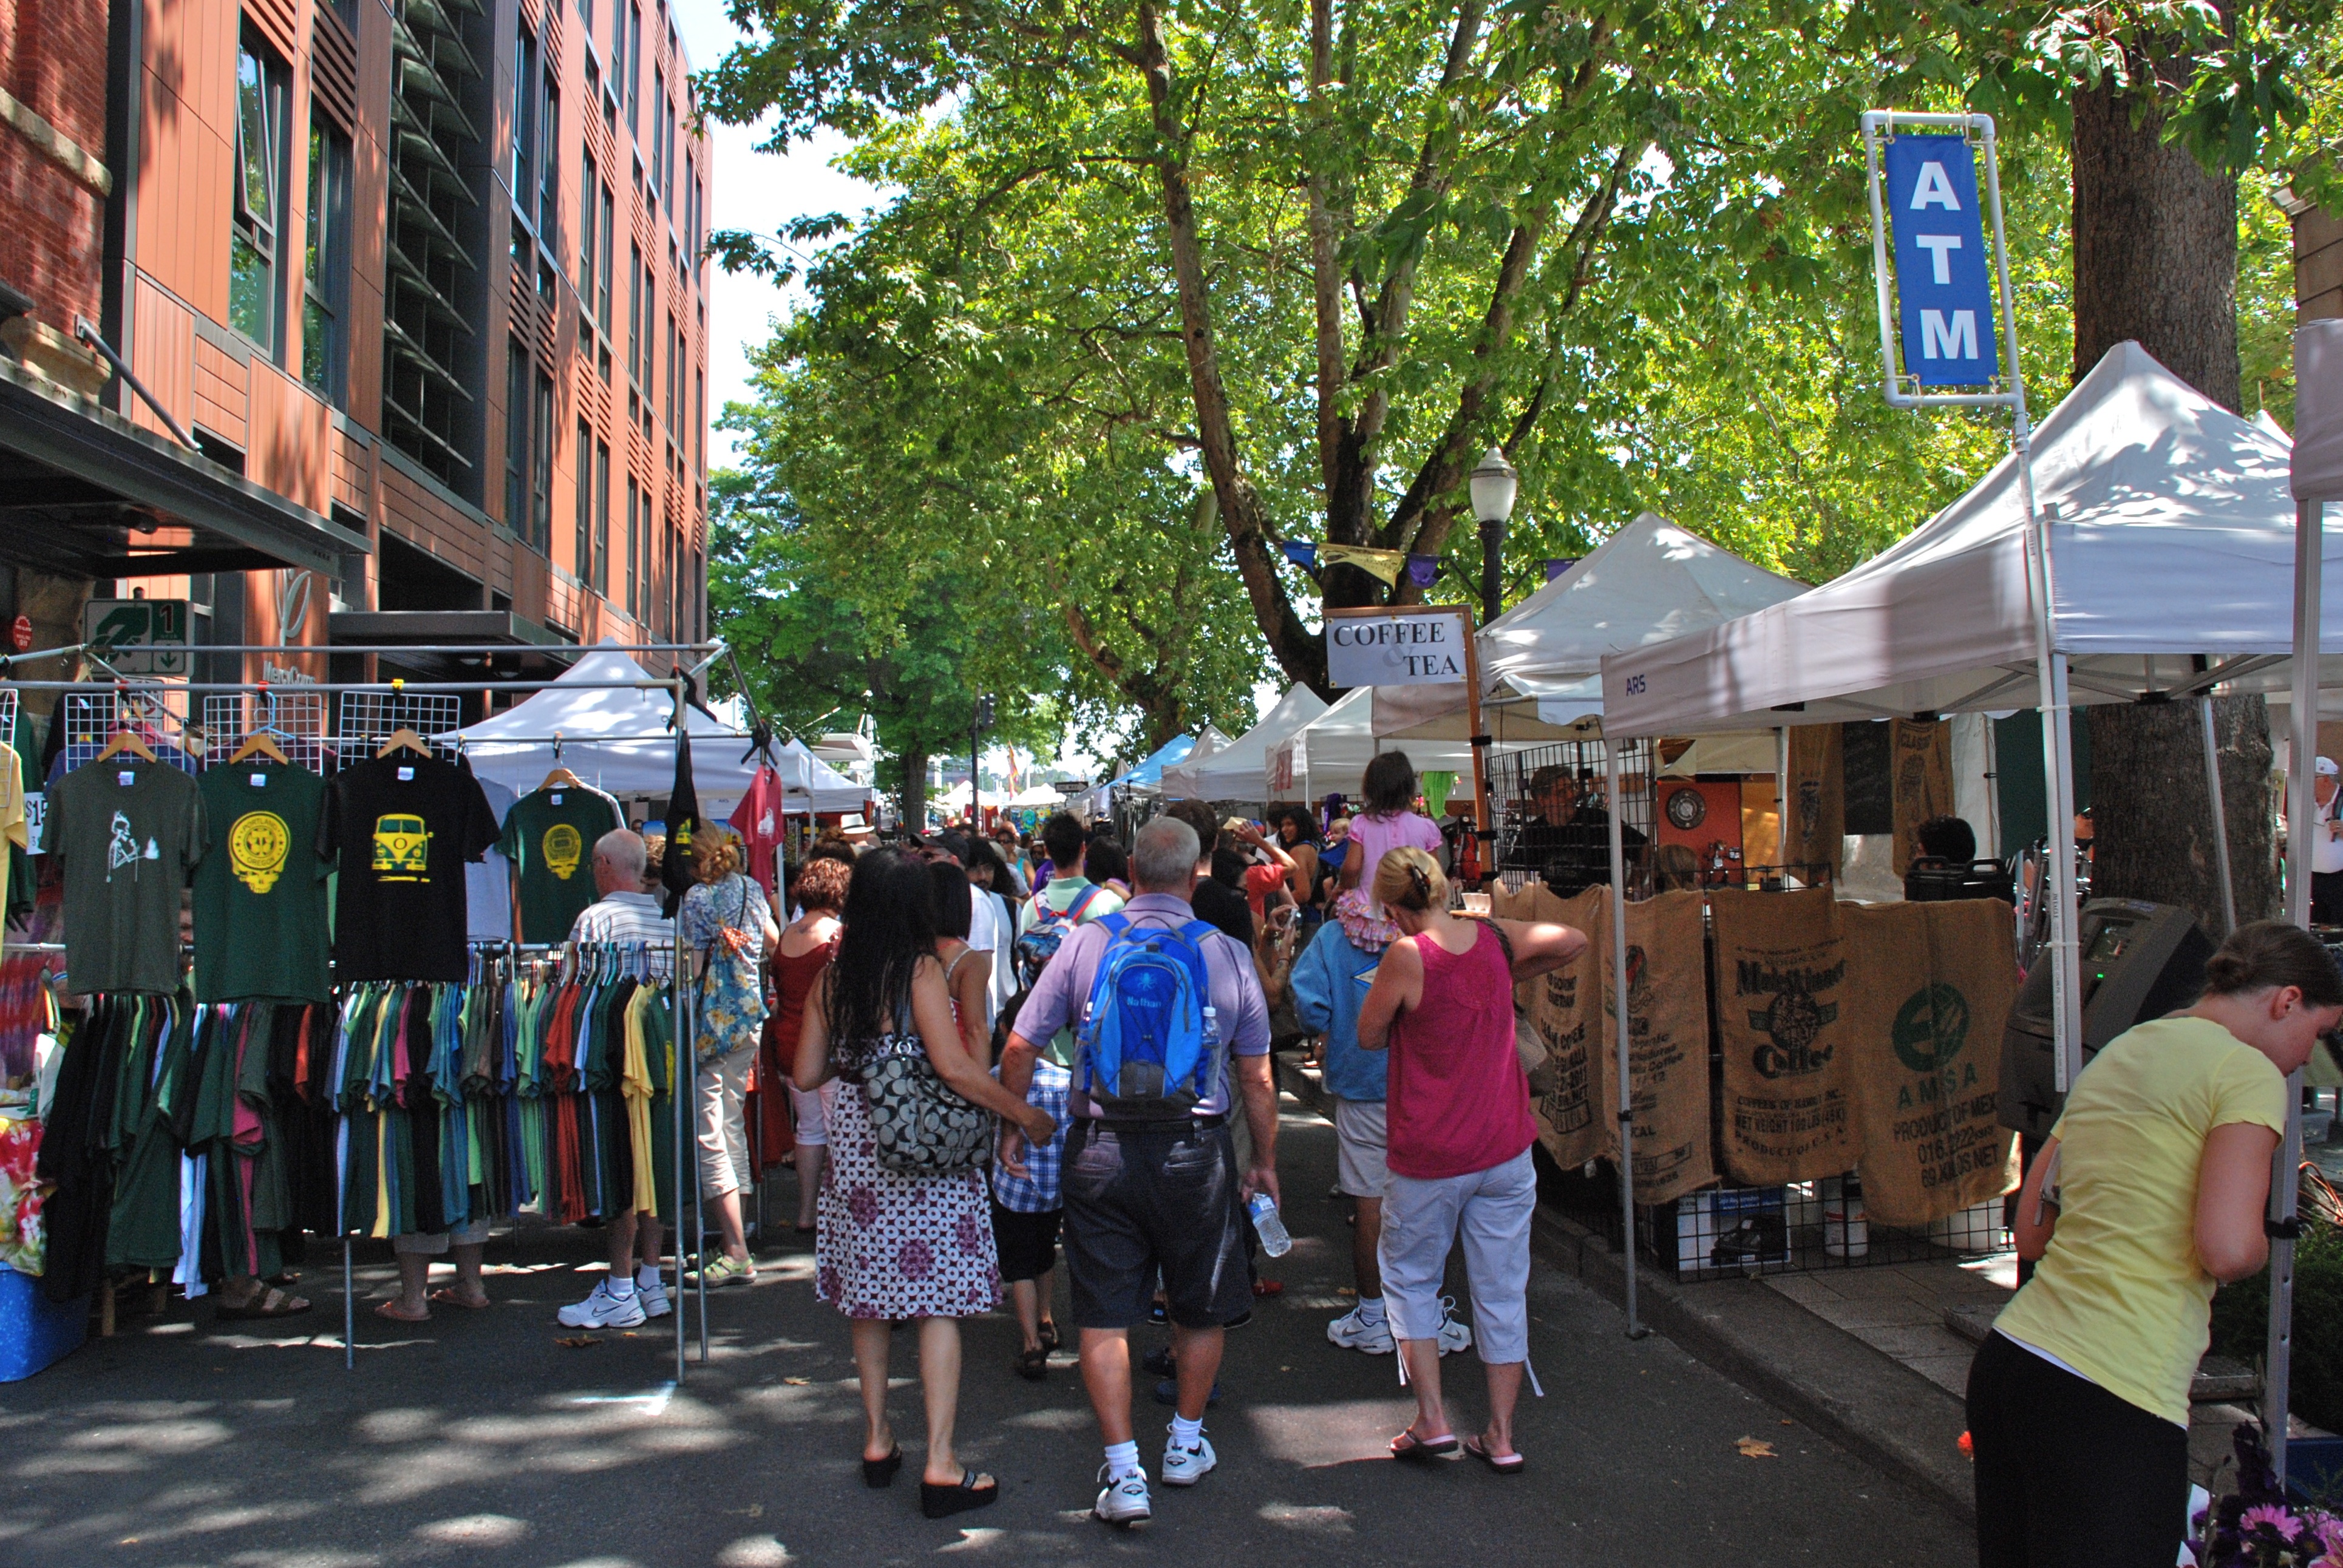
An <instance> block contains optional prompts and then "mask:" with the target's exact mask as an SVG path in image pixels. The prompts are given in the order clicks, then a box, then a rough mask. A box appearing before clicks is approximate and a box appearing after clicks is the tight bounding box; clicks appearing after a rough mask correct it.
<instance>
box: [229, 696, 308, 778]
mask: <svg viewBox="0 0 2343 1568" xmlns="http://www.w3.org/2000/svg"><path fill="white" fill-rule="evenodd" d="M204 732H205V733H206V735H207V736H208V737H209V738H210V749H209V754H208V757H207V759H206V761H207V763H208V764H210V765H216V764H219V763H223V762H226V760H227V759H229V758H231V757H233V756H235V755H236V750H237V749H238V748H240V747H241V746H243V744H244V743H245V742H246V740H249V739H252V738H253V737H254V736H255V735H261V734H266V736H268V737H269V738H270V739H273V740H275V741H276V742H277V749H279V750H281V751H283V752H284V753H285V760H287V762H290V763H291V764H293V766H295V767H296V768H306V769H308V770H309V771H310V772H312V773H323V772H324V771H325V770H326V754H327V750H328V749H329V748H330V747H331V745H332V741H331V739H329V738H328V737H327V734H326V694H325V693H324V692H322V691H274V690H271V691H263V692H251V693H246V692H241V691H235V692H226V693H221V692H216V691H215V692H209V693H206V695H205V698H204Z"/></svg>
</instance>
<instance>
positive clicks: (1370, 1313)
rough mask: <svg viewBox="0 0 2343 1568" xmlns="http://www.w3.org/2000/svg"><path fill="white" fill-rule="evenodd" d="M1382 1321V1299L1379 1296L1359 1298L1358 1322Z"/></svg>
mask: <svg viewBox="0 0 2343 1568" xmlns="http://www.w3.org/2000/svg"><path fill="white" fill-rule="evenodd" d="M1359 1322H1363V1323H1379V1322H1383V1298H1382V1297H1381V1296H1361V1297H1360V1298H1359Z"/></svg>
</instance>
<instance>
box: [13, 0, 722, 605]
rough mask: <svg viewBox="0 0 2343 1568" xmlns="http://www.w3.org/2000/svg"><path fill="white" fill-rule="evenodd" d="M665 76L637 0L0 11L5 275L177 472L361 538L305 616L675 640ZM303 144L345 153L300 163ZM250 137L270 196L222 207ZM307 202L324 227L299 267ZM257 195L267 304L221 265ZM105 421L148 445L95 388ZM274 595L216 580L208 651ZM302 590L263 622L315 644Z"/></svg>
mask: <svg viewBox="0 0 2343 1568" xmlns="http://www.w3.org/2000/svg"><path fill="white" fill-rule="evenodd" d="M435 29H436V30H435ZM431 72H436V73H437V75H435V76H434V77H433V80H432V81H431V82H427V83H424V84H423V85H421V86H418V85H417V83H418V80H419V77H418V73H424V74H428V73H431ZM688 78H689V65H688V63H687V62H686V61H685V60H684V59H683V58H682V57H681V55H680V53H679V48H678V45H677V41H676V35H675V32H674V29H673V26H672V25H671V23H670V22H669V17H668V15H667V10H666V4H665V0H0V88H5V91H6V93H7V94H9V95H11V99H12V100H13V103H14V104H15V105H17V106H21V107H22V108H23V109H25V110H28V111H30V114H31V116H37V119H33V118H28V117H26V116H21V115H20V116H6V115H0V118H5V119H6V120H7V123H6V124H0V207H5V216H6V219H7V221H6V222H5V223H4V224H0V282H5V283H6V284H8V285H10V286H12V287H14V288H15V290H17V291H19V292H21V293H22V294H24V295H25V296H28V297H31V298H32V299H33V301H34V302H35V307H34V309H33V311H32V312H31V316H32V317H33V319H35V320H36V321H37V322H39V323H40V324H41V325H42V326H44V327H49V328H53V329H54V331H55V333H56V334H58V335H60V336H61V337H64V338H65V339H67V340H70V338H71V337H72V334H73V331H74V323H75V318H76V317H85V318H87V319H88V320H90V321H91V322H92V323H94V324H96V326H98V327H99V328H100V329H101V330H102V331H103V332H104V333H105V335H106V337H109V338H110V339H111V340H112V343H113V347H115V348H116V350H118V351H119V352H120V353H121V355H122V356H123V357H124V358H125V359H126V360H127V361H128V363H129V365H130V367H131V368H132V370H133V371H134V372H135V373H136V376H137V377H138V378H139V380H140V381H142V382H143V383H144V384H145V386H146V387H147V389H148V390H149V391H151V392H152V393H153V394H154V396H155V398H156V401H157V402H159V403H160V404H161V405H162V407H164V408H165V409H166V410H167V411H168V413H169V414H170V415H171V417H173V418H174V419H176V421H177V422H178V424H179V425H180V426H181V427H183V428H185V429H186V430H187V431H188V432H190V433H191V434H192V435H193V436H194V437H195V439H196V443H197V445H198V446H199V447H201V448H202V449H203V451H204V452H205V453H206V455H207V456H209V457H213V458H215V459H216V460H217V461H219V462H221V463H223V464H225V465H226V466H227V467H229V468H231V469H232V470H235V471H238V472H241V474H242V475H243V476H244V477H246V478H247V479H250V480H253V481H255V482H256V483H258V484H259V485H261V486H264V487H266V488H268V489H270V490H273V491H275V492H277V494H279V495H281V496H283V497H286V498H289V499H291V500H293V501H295V502H297V503H298V505H300V506H301V507H303V508H308V509H309V510H310V511H313V512H315V513H317V514H319V515H320V516H323V517H327V518H331V520H333V521H334V522H336V523H338V524H340V525H342V526H343V527H345V528H349V529H351V530H353V531H354V532H358V533H362V534H363V535H364V537H365V538H366V539H367V541H368V542H369V544H371V545H372V547H373V549H372V553H371V554H367V555H359V554H356V553H352V554H350V555H348V556H346V557H345V558H343V561H342V568H341V571H340V574H339V580H338V582H337V583H335V584H334V585H332V586H333V588H334V590H335V591H334V593H333V595H332V596H331V603H332V605H333V607H334V608H349V609H358V610H433V611H437V610H453V609H480V610H509V611H510V612H512V613H513V614H514V615H515V616H517V617H518V618H521V619H523V620H525V621H528V622H530V623H533V625H534V626H535V627H536V628H542V630H543V631H544V632H546V633H549V634H550V635H551V637H552V638H555V639H558V640H576V641H580V642H591V641H593V640H595V639H597V638H603V637H610V636H615V637H618V638H622V639H624V640H628V641H648V640H669V639H675V640H683V639H689V638H696V637H698V636H699V635H701V634H702V633H703V632H704V629H705V619H706V612H705V599H706V593H705V582H706V568H705V555H706V522H705V519H706V515H707V476H706V467H705V458H706V449H707V447H706V440H705V436H704V429H705V424H706V419H707V413H708V410H707V392H706V387H707V355H706V320H707V308H708V306H707V294H706V267H705V266H704V264H702V263H700V262H699V261H698V260H697V259H696V257H695V256H693V254H692V253H693V251H694V249H695V247H696V245H697V242H698V241H699V239H700V238H701V237H702V235H701V232H700V231H702V230H704V227H705V215H706V214H707V212H708V211H709V206H708V198H707V188H708V182H709V173H710V170H709V154H708V150H707V146H706V144H705V143H704V142H703V141H701V140H700V139H699V138H698V137H697V136H693V135H692V134H691V132H690V130H689V124H690V120H691V117H692V110H691V106H690V103H689V93H688V85H687V84H688ZM254 81H258V82H260V83H261V84H262V86H261V88H259V89H255V88H254V87H253V85H252V84H253V82H254ZM435 84H444V87H443V86H442V85H435ZM630 88H631V91H629V89H630ZM434 95H437V96H436V97H435V96H434ZM261 102H266V104H268V105H269V106H270V111H269V117H268V119H267V122H266V124H267V130H266V133H265V134H264V133H256V132H255V131H254V129H253V127H254V126H258V125H260V124H261V122H260V121H259V120H256V119H255V118H254V117H253V106H254V105H255V104H256V103H261ZM6 107H8V106H6V105H0V109H5V108H6ZM418 116H420V118H418ZM42 124H45V126H47V127H49V128H50V129H51V130H53V131H54V133H55V135H56V136H62V137H64V138H66V139H67V140H68V141H70V143H72V144H73V145H74V146H77V147H78V148H80V149H83V150H84V151H85V153H86V154H87V156H88V158H89V159H90V160H91V164H92V166H93V167H97V166H102V167H101V168H99V173H98V179H99V181H100V182H104V181H106V180H108V179H110V182H111V186H112V190H111V194H110V195H109V194H106V193H103V192H102V191H101V190H100V189H99V188H98V186H97V185H96V184H93V183H92V181H91V180H90V179H89V178H87V177H84V176H76V174H75V173H74V172H73V171H72V170H71V169H70V168H69V167H68V166H66V165H65V163H63V162H61V161H60V160H59V158H58V156H55V154H54V152H53V151H52V150H49V149H46V148H45V147H44V146H42V145H41V137H40V136H39V134H38V126H40V125H42ZM25 125H33V126H35V131H34V133H32V134H28V133H27V132H26V131H25V129H24V128H23V126H25ZM240 126H241V127H242V128H243V137H244V139H240ZM418 126H420V130H418ZM670 126H672V127H673V128H672V129H670V128H669V127H670ZM517 132H518V134H520V135H521V136H522V138H523V145H522V146H519V147H517V146H516V141H515V138H516V135H517ZM319 137H322V138H323V141H322V143H317V145H323V146H327V147H329V148H332V147H339V148H341V149H343V150H342V151H341V152H340V153H339V154H338V155H336V154H333V153H331V152H329V153H328V154H327V155H324V156H323V158H322V162H323V163H324V164H326V165H330V166H332V168H333V171H334V172H333V173H332V174H330V175H327V176H319V175H318V174H317V172H316V171H317V167H318V166H320V162H321V159H320V157H319V156H317V155H313V153H312V146H313V140H314V139H315V138H319ZM434 138H436V139H437V140H436V145H433V139H434ZM264 143H266V144H267V145H270V146H273V147H274V149H275V176H274V185H273V186H272V187H271V188H269V189H268V190H267V191H266V193H265V197H248V196H247V195H246V191H245V190H244V189H241V188H240V186H239V182H240V181H251V180H254V179H256V176H253V175H252V173H251V170H252V169H253V168H254V167H255V164H254V163H253V161H252V160H251V159H250V158H249V157H247V156H246V147H247V145H248V144H249V145H261V144H264ZM451 148H455V149H458V151H454V152H451V151H450V150H449V149H451ZM337 156H338V158H339V159H340V160H341V161H338V162H337V161H336V160H337ZM589 159H590V168H591V170H592V171H593V173H592V176H591V179H590V183H589V178H588V168H589V164H588V160H589ZM548 169H550V170H551V171H552V177H551V178H550V179H548V178H547V177H546V175H547V171H548ZM670 170H671V171H672V172H671V173H670V172H669V171H670ZM524 176H526V182H527V188H526V189H516V188H515V186H516V183H517V182H518V181H519V180H521V179H522V178H523V177H524ZM321 182H322V183H321ZM261 183H266V182H261ZM253 188H254V189H256V190H257V189H258V186H257V185H256V186H254V187H253ZM313 189H315V190H321V191H325V192H327V193H328V195H327V202H328V203H330V204H334V205H332V206H331V210H332V212H333V213H334V214H335V216H336V217H337V219H338V227H337V228H336V227H335V226H333V225H332V224H331V223H329V225H328V228H327V236H328V238H329V240H330V242H331V243H329V244H328V245H327V246H326V247H325V248H326V249H327V251H328V252H336V251H337V252H338V254H336V255H330V256H328V259H327V263H326V264H324V266H323V268H322V270H321V274H320V275H312V274H311V273H310V271H309V264H308V260H307V256H308V246H309V243H310V241H311V240H312V239H314V238H315V233H314V231H313V228H312V225H311V214H310V211H309V207H310V206H311V197H312V191H313ZM266 202H273V204H274V210H273V213H272V214H271V216H273V217H274V219H275V222H274V225H273V229H271V231H270V232H271V235H272V243H273V246H274V251H273V256H274V260H273V263H272V264H271V265H272V266H273V271H271V272H270V273H269V274H268V276H266V280H265V286H260V285H256V284H254V283H252V282H250V281H248V280H249V279H250V278H252V277H253V276H256V273H255V272H254V271H250V270H247V271H244V272H239V271H238V270H237V266H238V261H236V260H232V251H235V253H236V257H237V258H239V259H240V258H243V257H245V256H246V255H247V254H257V252H256V251H251V252H247V251H246V250H236V246H238V244H239V236H250V235H252V234H254V233H256V232H257V231H256V229H254V228H253V226H252V225H251V220H250V218H249V217H248V216H247V215H248V214H250V213H252V212H254V211H258V210H261V209H262V206H264V205H266ZM239 224H242V225H244V226H243V227H241V228H240V227H239ZM589 235H590V236H592V247H591V248H590V249H589V248H588V236H589ZM606 255H607V257H608V266H605V265H604V262H605V256H606ZM239 290H241V292H240V293H239ZM606 297H607V299H608V304H607V305H605V304H603V301H604V299H605V298H606ZM638 299H639V305H638V304H637V303H636V302H637V300H638ZM318 300H329V301H330V315H331V319H332V322H333V324H334V325H333V326H332V327H331V328H330V333H329V332H327V331H318V332H316V333H314V334H313V333H312V332H311V331H310V329H309V320H308V315H307V312H308V311H310V310H313V309H315V308H316V302H317V301H318ZM255 324H257V327H255ZM320 342H330V343H331V344H332V346H333V353H332V355H331V356H330V363H329V364H327V366H325V367H322V368H321V367H319V365H318V364H317V362H316V359H317V357H316V355H315V352H314V349H315V346H316V344H317V343H320ZM516 387H518V388H520V389H521V391H522V393H523V395H524V397H525V400H526V403H527V407H520V408H517V407H514V406H513V389H514V388H516ZM540 397H541V398H543V399H544V402H543V405H542V407H540V406H539V399H540ZM103 401H104V403H105V405H106V407H110V408H112V409H113V410H115V411H116V412H117V413H119V414H121V415H123V416H125V417H127V418H129V419H130V420H132V421H133V422H135V423H136V424H137V425H139V426H142V427H146V428H147V429H150V430H155V431H157V432H163V431H166V425H165V422H164V421H163V420H161V419H160V418H158V417H156V414H155V413H154V412H153V411H152V410H151V409H150V408H148V407H146V404H145V403H144V402H143V401H142V400H141V399H139V398H137V397H134V396H133V395H131V393H130V392H129V391H128V390H127V388H126V387H124V386H123V385H122V384H121V383H120V382H119V381H118V380H116V381H114V382H112V383H110V384H109V385H107V386H106V390H105V392H104V394H103ZM418 410H420V412H417V411H418ZM605 453H607V457H602V456H600V454H605ZM605 471H606V472H607V476H608V477H607V479H606V480H605V479H603V478H602V474H603V472H605ZM516 476H517V477H516ZM630 484H631V491H630V488H629V486H630ZM630 495H631V496H632V498H633V503H632V505H631V506H630V504H629V497H630ZM515 498H518V500H519V503H520V504H519V506H518V515H515V513H516V508H515V505H514V500H515ZM0 558H5V549H0ZM276 576H277V574H272V573H268V572H264V571H248V572H240V573H233V574H231V573H226V572H223V573H220V574H217V576H216V578H215V579H214V581H213V582H212V583H211V584H209V585H207V586H208V588H209V589H210V597H211V598H212V601H213V602H214V603H215V604H216V605H219V606H223V607H225V606H232V605H234V604H236V603H237V602H239V601H240V603H241V606H242V608H241V612H240V613H236V614H220V615H217V616H216V621H217V622H218V624H219V625H220V626H221V628H223V629H225V628H228V627H231V626H236V627H239V628H240V635H237V636H234V637H228V636H220V637H216V638H211V639H210V640H218V641H242V642H246V643H262V642H269V641H273V640H275V638H276V635H277V629H278V628H277V620H276V616H275V604H274V598H275V596H276V594H277V592H278V591H279V589H280V588H282V586H283V585H281V584H279V583H277V582H274V581H272V580H271V579H272V578H275V577H276ZM193 581H194V579H189V578H153V579H147V580H145V581H138V582H136V583H134V582H133V581H132V580H130V579H121V580H120V582H119V588H118V590H117V588H116V585H115V584H111V583H108V582H105V581H100V582H97V583H96V585H95V590H96V592H97V593H98V594H100V595H104V594H106V593H109V592H114V591H121V592H125V593H127V592H129V591H131V589H132V588H134V587H135V588H143V589H145V590H146V592H147V593H148V594H149V595H150V596H152V597H178V596H181V595H185V594H187V593H188V592H189V591H190V585H191V582H193ZM324 586H325V585H320V587H321V588H322V587H324ZM205 588H206V585H203V584H200V583H196V584H195V587H194V591H195V595H196V598H198V600H199V601H201V600H202V599H203V598H205V597H206V593H205ZM308 602H309V603H310V606H311V609H310V612H309V615H308V618H307V625H305V626H301V627H297V628H288V629H291V630H293V631H295V633H296V634H297V638H298V639H299V640H301V641H304V642H308V643H314V644H323V643H325V642H326V641H327V625H328V620H327V616H328V604H329V600H328V595H327V593H325V592H323V591H319V592H317V593H314V594H311V595H310V596H309V600H308Z"/></svg>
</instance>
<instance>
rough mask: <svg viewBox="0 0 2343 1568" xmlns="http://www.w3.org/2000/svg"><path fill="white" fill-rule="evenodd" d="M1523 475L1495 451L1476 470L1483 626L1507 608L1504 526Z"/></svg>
mask: <svg viewBox="0 0 2343 1568" xmlns="http://www.w3.org/2000/svg"><path fill="white" fill-rule="evenodd" d="M1521 482H1522V481H1521V475H1520V474H1519V473H1517V472H1516V471H1515V470H1514V468H1513V465H1512V464H1511V463H1508V462H1506V461H1505V455H1504V453H1503V452H1502V451H1500V450H1498V449H1497V448H1496V447H1490V448H1489V450H1488V452H1487V454H1486V455H1485V456H1483V457H1482V459H1481V466H1480V467H1477V468H1475V469H1473V483H1472V490H1473V518H1475V519H1476V520H1478V521H1479V523H1480V525H1481V624H1482V625H1483V626H1486V625H1488V624H1489V623H1490V622H1491V621H1493V620H1494V619H1496V618H1497V617H1498V615H1499V614H1500V613H1502V612H1503V609H1504V608H1505V584H1504V566H1505V525H1506V523H1508V522H1510V521H1511V520H1512V519H1513V497H1514V496H1515V495H1516V494H1518V493H1519V492H1520V489H1521Z"/></svg>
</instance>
